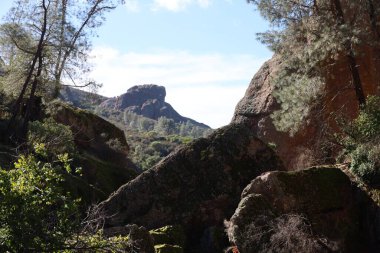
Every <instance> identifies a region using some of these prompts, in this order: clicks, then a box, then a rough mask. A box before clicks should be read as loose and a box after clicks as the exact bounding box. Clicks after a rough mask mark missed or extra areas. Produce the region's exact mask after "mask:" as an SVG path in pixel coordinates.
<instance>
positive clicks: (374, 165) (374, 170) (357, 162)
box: [350, 144, 380, 185]
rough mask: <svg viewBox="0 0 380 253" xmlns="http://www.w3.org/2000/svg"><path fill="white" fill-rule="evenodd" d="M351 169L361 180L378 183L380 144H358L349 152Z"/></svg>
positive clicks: (379, 177)
mask: <svg viewBox="0 0 380 253" xmlns="http://www.w3.org/2000/svg"><path fill="white" fill-rule="evenodd" d="M350 156H351V159H352V161H351V171H352V172H353V173H354V174H355V175H357V176H358V177H359V178H360V179H361V180H362V181H363V182H365V183H367V184H370V185H378V184H380V145H374V144H362V145H358V146H357V147H356V148H355V149H354V150H353V151H352V152H351V153H350Z"/></svg>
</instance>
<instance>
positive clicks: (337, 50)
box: [247, 0, 379, 134]
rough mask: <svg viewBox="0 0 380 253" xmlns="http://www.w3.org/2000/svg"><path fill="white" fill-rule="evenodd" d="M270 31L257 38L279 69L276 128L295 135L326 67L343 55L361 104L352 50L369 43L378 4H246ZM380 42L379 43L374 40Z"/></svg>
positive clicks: (360, 0)
mask: <svg viewBox="0 0 380 253" xmlns="http://www.w3.org/2000/svg"><path fill="white" fill-rule="evenodd" d="M247 1H248V2H251V3H253V4H255V5H256V6H257V7H258V9H259V10H260V12H261V14H262V15H263V16H264V18H266V19H267V20H268V21H270V23H271V25H272V27H273V29H272V30H271V31H267V32H265V33H262V34H259V38H260V39H261V40H262V41H263V42H264V43H265V44H267V45H268V46H269V47H270V48H271V49H272V50H273V51H274V52H275V53H276V54H277V56H278V57H279V58H280V61H281V62H282V65H281V67H280V70H279V71H278V72H277V75H276V77H275V78H274V79H273V83H274V85H275V86H276V88H277V91H276V94H275V96H276V99H277V100H278V102H280V104H281V110H280V111H277V112H275V113H274V114H273V118H274V122H275V124H276V126H277V127H278V128H279V129H280V130H284V131H290V133H291V134H294V133H295V132H296V131H297V130H298V128H299V126H300V124H301V123H302V122H303V120H304V119H305V117H307V115H308V113H309V110H310V105H311V104H312V102H313V101H315V99H316V98H317V97H318V96H319V95H320V94H321V93H322V92H323V89H324V84H325V80H324V76H325V75H326V73H327V69H328V67H329V64H331V63H334V61H335V60H336V59H338V58H339V57H342V56H343V57H344V58H345V59H346V60H345V61H346V64H347V66H348V68H349V70H350V73H351V87H352V88H353V89H354V91H355V94H356V98H357V101H358V103H359V105H361V106H364V105H365V102H366V101H365V95H364V91H363V86H362V81H361V77H360V72H359V70H358V65H357V59H356V57H357V54H358V52H357V51H356V49H357V48H358V46H362V45H363V44H366V43H372V42H373V40H372V39H369V38H374V36H373V35H374V34H375V33H376V32H377V31H378V28H379V27H378V24H377V23H376V22H374V20H376V19H377V12H378V8H379V6H378V4H376V3H374V2H373V1H372V0H357V1H348V0H292V1H289V0H247ZM377 42H379V40H378V41H377Z"/></svg>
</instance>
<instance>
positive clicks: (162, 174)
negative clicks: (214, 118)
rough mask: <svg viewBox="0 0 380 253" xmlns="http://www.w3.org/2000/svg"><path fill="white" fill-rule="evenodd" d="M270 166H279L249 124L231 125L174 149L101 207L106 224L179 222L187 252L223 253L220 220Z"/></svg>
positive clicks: (221, 220) (228, 213) (108, 225)
mask: <svg viewBox="0 0 380 253" xmlns="http://www.w3.org/2000/svg"><path fill="white" fill-rule="evenodd" d="M270 170H283V166H282V163H281V162H280V161H279V160H278V159H277V157H276V155H275V154H274V152H273V150H271V149H270V148H268V147H267V146H266V145H265V144H264V143H263V142H262V141H260V140H259V139H257V138H256V137H255V136H254V134H253V133H252V132H251V131H250V130H249V129H247V128H245V127H243V126H238V125H230V126H227V127H224V128H222V129H219V130H217V131H216V132H215V133H213V134H212V135H211V136H210V137H208V138H207V139H205V138H201V139H199V140H196V141H193V142H192V143H190V144H188V145H186V146H184V147H182V148H180V149H178V150H177V151H175V152H173V153H172V154H170V155H169V156H168V157H166V158H165V159H164V160H163V161H161V162H160V163H159V164H157V165H156V166H154V167H153V168H152V169H150V170H148V171H146V172H144V173H143V174H141V175H140V176H138V177H137V178H136V179H134V180H132V181H131V182H129V183H127V184H125V185H124V186H123V187H121V188H120V189H119V190H117V191H116V192H115V193H114V194H112V195H111V196H110V197H109V199H107V200H106V201H104V202H102V203H101V204H100V205H99V209H100V210H101V213H102V215H103V217H105V223H104V225H105V228H108V229H111V228H115V227H119V226H124V225H126V224H129V223H135V224H138V225H140V226H141V225H142V226H145V227H147V228H149V229H151V228H158V227H161V226H164V225H167V224H180V225H182V226H183V227H184V228H185V232H186V234H187V240H188V241H187V247H186V252H200V251H199V250H201V249H202V251H203V252H221V250H222V248H223V247H224V246H227V244H226V243H220V244H221V245H222V246H223V247H222V246H220V247H219V248H218V247H217V246H215V245H219V243H216V242H214V240H216V239H215V234H220V235H221V238H225V236H224V233H223V220H224V219H225V218H226V217H229V216H230V215H232V212H233V210H234V209H235V207H236V206H237V203H238V201H239V197H240V193H241V191H242V189H243V188H244V187H245V186H246V185H247V184H248V182H249V181H250V180H251V179H253V178H255V177H256V176H258V175H260V174H261V173H262V172H265V171H270ZM217 231H219V232H217ZM213 238H214V239H213ZM197 250H198V251H197Z"/></svg>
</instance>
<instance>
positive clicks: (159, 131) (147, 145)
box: [95, 107, 212, 170]
mask: <svg viewBox="0 0 380 253" xmlns="http://www.w3.org/2000/svg"><path fill="white" fill-rule="evenodd" d="M95 113H97V114H98V115H100V116H102V117H104V118H106V119H107V120H109V121H111V122H112V123H114V124H115V125H117V126H118V127H120V128H121V129H124V131H125V136H126V139H127V142H128V144H129V145H130V151H131V152H130V154H129V157H130V158H131V159H132V161H133V162H134V163H135V164H136V165H137V166H138V167H139V168H140V169H142V170H146V169H149V168H151V167H152V166H153V165H155V164H157V163H158V162H159V161H160V160H161V159H162V158H164V157H165V156H167V155H168V154H170V153H171V152H172V151H173V150H174V149H175V148H176V147H178V146H179V145H181V144H186V143H188V142H190V141H191V140H193V139H196V138H200V137H206V136H207V135H209V134H210V133H211V132H212V129H209V128H204V127H200V126H196V125H194V124H193V123H191V122H190V121H187V122H181V123H175V122H174V120H173V119H168V118H166V117H160V118H158V120H154V119H149V118H146V117H144V116H141V115H138V114H136V113H132V112H128V111H124V112H120V111H117V110H108V109H105V108H99V107H97V108H96V109H95Z"/></svg>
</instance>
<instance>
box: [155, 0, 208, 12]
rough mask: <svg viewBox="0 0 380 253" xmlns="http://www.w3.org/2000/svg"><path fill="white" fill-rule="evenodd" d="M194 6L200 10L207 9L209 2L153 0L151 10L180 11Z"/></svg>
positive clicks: (202, 0)
mask: <svg viewBox="0 0 380 253" xmlns="http://www.w3.org/2000/svg"><path fill="white" fill-rule="evenodd" d="M193 4H196V5H198V6H200V7H201V8H207V7H208V6H210V4H211V0H153V5H152V10H155V11H157V10H160V9H166V10H169V11H174V12H177V11H181V10H184V9H186V8H187V7H189V6H190V5H193Z"/></svg>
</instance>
